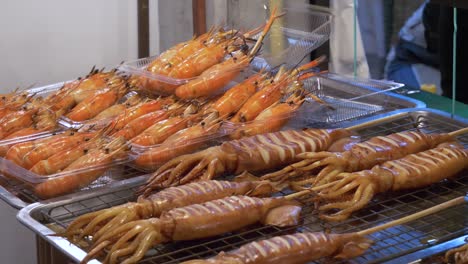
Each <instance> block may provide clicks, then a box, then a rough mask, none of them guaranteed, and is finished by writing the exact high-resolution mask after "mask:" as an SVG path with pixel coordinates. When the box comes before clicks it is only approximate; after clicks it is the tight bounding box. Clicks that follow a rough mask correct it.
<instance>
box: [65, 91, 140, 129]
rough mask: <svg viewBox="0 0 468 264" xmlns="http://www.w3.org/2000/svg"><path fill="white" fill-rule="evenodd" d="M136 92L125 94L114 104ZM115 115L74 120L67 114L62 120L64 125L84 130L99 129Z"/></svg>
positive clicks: (121, 101)
mask: <svg viewBox="0 0 468 264" xmlns="http://www.w3.org/2000/svg"><path fill="white" fill-rule="evenodd" d="M135 94H136V92H134V91H132V92H129V93H127V94H126V95H125V96H123V97H122V98H120V99H119V100H118V101H117V102H116V103H115V104H114V105H116V104H122V103H124V102H125V101H126V100H127V99H128V98H130V97H131V96H133V95H135ZM114 118H115V117H110V118H103V119H88V120H85V121H74V120H72V119H70V118H68V117H67V116H61V117H60V120H61V121H62V124H63V126H65V127H67V128H73V129H83V130H98V129H102V128H104V127H105V126H107V125H108V124H109V123H110V122H112V120H114Z"/></svg>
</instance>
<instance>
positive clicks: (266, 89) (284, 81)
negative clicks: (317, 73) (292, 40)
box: [229, 56, 326, 123]
mask: <svg viewBox="0 0 468 264" xmlns="http://www.w3.org/2000/svg"><path fill="white" fill-rule="evenodd" d="M325 59H326V57H325V56H321V57H319V58H317V59H315V60H313V61H311V62H309V63H307V64H304V65H302V66H300V67H298V68H296V69H293V70H291V71H283V70H282V69H283V68H281V69H280V71H279V72H278V73H277V74H276V76H275V77H274V78H270V79H268V80H266V81H264V82H263V85H261V86H260V89H259V90H258V91H257V92H256V93H255V94H254V95H252V96H251V97H250V98H249V99H248V100H247V101H246V102H245V103H244V104H243V105H242V107H241V108H240V109H239V111H237V113H236V114H235V115H234V116H233V117H232V118H231V119H230V120H229V121H231V122H234V123H239V122H248V121H252V120H254V119H255V118H256V117H257V116H258V115H259V114H260V113H261V112H262V111H264V110H265V109H266V108H268V107H269V106H271V105H273V104H274V103H276V102H278V101H279V100H280V99H281V98H282V97H283V95H284V94H285V93H286V92H288V88H290V85H291V84H292V83H294V81H296V80H297V76H298V75H299V73H300V72H301V71H303V70H306V69H309V68H312V67H315V66H317V65H320V64H321V63H322V62H324V61H325ZM296 87H297V85H293V86H292V88H296ZM289 90H291V89H289Z"/></svg>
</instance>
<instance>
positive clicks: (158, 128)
mask: <svg viewBox="0 0 468 264" xmlns="http://www.w3.org/2000/svg"><path fill="white" fill-rule="evenodd" d="M197 118H199V115H190V116H173V117H170V118H168V119H165V120H162V121H159V122H158V123H155V124H154V125H152V126H150V127H148V128H147V129H145V130H144V131H143V132H142V133H140V134H138V135H137V136H136V137H134V138H132V140H131V142H132V143H134V144H138V145H141V146H150V145H155V144H160V143H162V142H163V141H164V140H166V139H167V138H168V137H170V136H171V135H172V134H174V133H176V132H177V131H179V130H181V129H184V128H186V127H187V126H189V125H190V122H193V121H194V120H195V119H197Z"/></svg>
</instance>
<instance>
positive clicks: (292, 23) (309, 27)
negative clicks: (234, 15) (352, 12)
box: [238, 3, 333, 68]
mask: <svg viewBox="0 0 468 264" xmlns="http://www.w3.org/2000/svg"><path fill="white" fill-rule="evenodd" d="M283 11H284V12H285V15H284V16H283V17H282V18H280V21H281V22H282V25H280V23H274V24H273V26H272V29H271V30H270V32H269V33H268V35H267V37H266V38H265V40H264V45H263V47H262V51H261V52H260V53H261V54H260V55H258V56H259V58H261V59H264V60H265V61H266V65H263V67H265V66H267V68H273V67H276V66H279V65H285V66H286V67H287V68H293V67H295V66H296V65H297V64H298V63H299V62H300V61H301V60H302V59H304V57H305V56H307V55H308V54H310V53H311V52H312V51H314V50H315V49H317V48H318V47H320V46H321V45H322V44H324V43H325V42H326V41H327V40H328V39H329V38H330V33H331V24H332V19H333V16H332V15H331V11H330V10H329V9H328V8H325V7H319V6H314V5H308V4H298V3H285V7H284V8H283ZM238 26H241V28H242V27H243V26H246V25H243V24H242V21H240V22H239V25H238ZM258 35H259V34H258ZM256 37H257V36H255V37H254V39H256Z"/></svg>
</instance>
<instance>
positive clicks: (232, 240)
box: [35, 112, 468, 263]
mask: <svg viewBox="0 0 468 264" xmlns="http://www.w3.org/2000/svg"><path fill="white" fill-rule="evenodd" d="M447 120H448V119H447V118H445V119H444V118H442V117H438V116H434V115H429V114H425V112H423V113H420V114H411V115H409V116H405V117H402V118H399V119H396V120H393V121H389V122H385V123H382V124H378V125H373V126H372V127H370V128H366V129H362V130H360V131H358V132H359V134H360V135H362V136H363V137H364V139H366V138H369V137H372V136H377V135H386V134H389V133H394V132H399V131H404V130H415V129H419V130H420V131H423V132H427V133H442V132H450V131H453V130H456V129H459V128H461V127H462V126H461V125H459V124H457V123H455V122H453V123H448V122H447ZM459 141H460V142H461V143H462V144H463V145H464V146H465V147H468V135H465V136H463V137H459ZM136 188H137V187H130V188H127V189H120V190H119V191H115V192H111V193H107V194H103V195H98V196H94V197H92V198H87V199H81V200H79V201H73V202H70V203H67V204H65V205H63V204H62V205H60V206H51V207H44V208H42V209H41V210H40V211H39V212H38V213H39V214H38V215H37V216H36V217H35V218H36V219H37V220H39V221H41V222H42V223H43V224H50V225H58V226H60V227H62V228H64V227H66V226H67V225H68V224H69V223H70V222H71V221H72V220H73V219H74V218H76V217H77V216H78V215H81V214H84V213H88V212H91V211H96V210H99V209H103V208H107V207H110V206H113V205H117V204H122V203H124V202H127V201H134V200H135V198H136V197H134V195H133V193H134V190H135V189H136ZM467 191H468V172H466V171H465V172H463V173H461V174H460V175H459V176H458V177H455V178H454V179H450V180H445V181H443V182H441V183H438V184H434V185H432V186H430V187H428V188H424V189H418V190H414V191H409V192H398V193H388V194H385V195H379V196H377V197H376V198H375V199H374V200H373V201H372V203H371V204H370V205H369V206H367V207H366V208H365V209H364V210H361V211H359V212H357V213H355V214H353V216H352V217H351V218H350V219H348V220H346V221H344V222H340V223H325V222H322V221H320V220H318V218H317V214H316V213H315V212H314V210H313V208H312V206H311V205H308V206H305V207H304V211H303V220H302V223H301V225H300V226H298V227H291V228H277V227H271V226H260V225H256V226H253V227H251V228H248V229H245V230H243V231H239V232H235V233H230V234H227V235H224V236H218V237H215V238H210V239H203V240H197V241H189V242H177V243H169V244H165V245H160V246H157V247H155V248H154V249H152V250H151V251H150V252H149V253H148V255H147V257H146V258H145V259H144V260H143V261H142V263H178V262H180V261H185V260H189V259H194V258H206V257H209V256H212V255H214V254H217V253H218V252H220V251H227V250H231V249H234V248H237V247H239V246H241V245H243V244H245V243H248V242H250V241H254V240H258V239H260V238H267V237H271V236H276V235H283V234H287V233H293V232H297V231H314V232H316V231H324V230H329V231H332V232H335V233H344V232H352V231H359V230H363V229H366V228H369V227H372V226H376V225H378V224H380V223H383V222H387V221H390V220H393V219H397V218H400V217H402V216H405V215H408V214H411V213H414V212H416V211H420V210H422V209H425V208H428V207H431V206H434V205H436V204H440V203H442V202H445V201H448V200H450V199H452V198H455V197H458V196H460V195H465V194H466V192H467ZM467 213H468V205H462V206H458V207H454V208H451V209H448V210H445V211H443V213H440V214H435V215H430V216H427V217H424V218H421V219H419V220H416V221H413V222H411V223H409V224H406V225H402V226H396V227H393V228H390V229H387V230H384V231H381V232H378V233H375V234H373V235H371V236H370V238H371V239H372V240H374V244H373V245H372V247H371V248H370V249H369V250H368V251H367V252H366V254H365V255H363V256H361V257H358V258H355V259H352V260H350V261H348V262H351V263H376V262H384V261H389V260H392V259H394V258H397V257H399V256H402V255H406V254H409V253H412V252H415V251H417V250H420V249H423V248H428V247H431V246H433V245H436V244H440V243H442V242H444V241H447V240H450V239H453V238H456V237H459V236H462V235H465V234H468V223H467V222H468V219H467V218H466V215H467ZM50 225H49V226H50ZM322 262H326V260H322V261H318V262H317V263H322Z"/></svg>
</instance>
